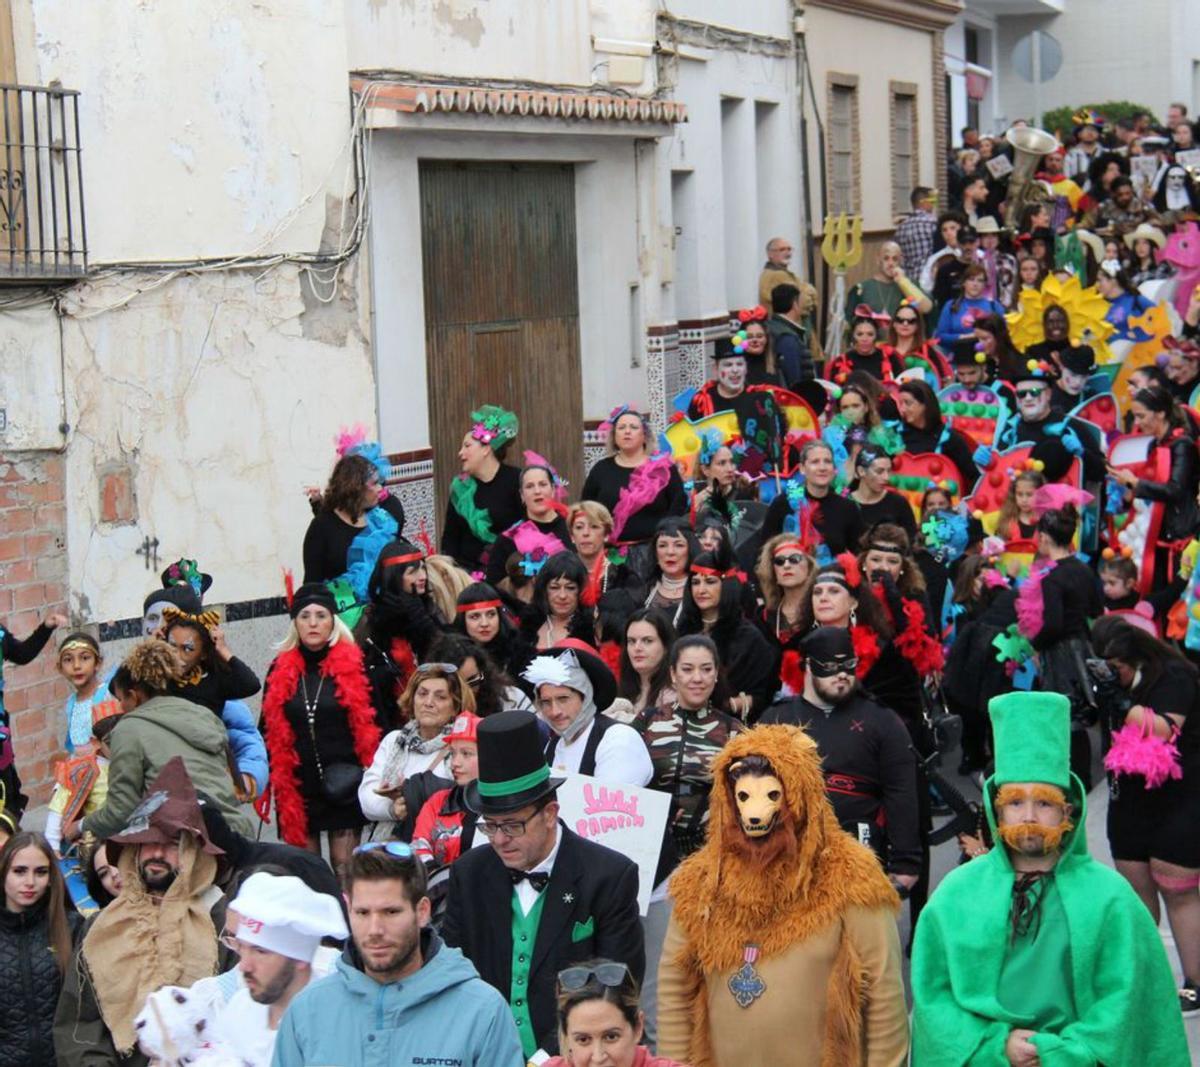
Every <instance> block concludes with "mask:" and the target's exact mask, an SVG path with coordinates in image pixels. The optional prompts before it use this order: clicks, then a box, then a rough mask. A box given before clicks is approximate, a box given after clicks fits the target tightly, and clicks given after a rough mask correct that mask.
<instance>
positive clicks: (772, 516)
mask: <svg viewBox="0 0 1200 1067" xmlns="http://www.w3.org/2000/svg"><path fill="white" fill-rule="evenodd" d="M809 500H810V503H811V504H812V505H814V506H815V507H816V509H817V514H816V518H815V520H814V521H813V525H814V526H816V528H817V532H818V533H819V534H820V535H821V538H822V540H823V541H824V542H825V544H826V545H827V546H828V547H829V551H830V552H832V553H833V555H835V556H836V555H838V554H839V553H841V552H847V551H849V552H857V551H858V547H859V541H860V540H861V539H862V535H863V534H864V533H865V532H866V524H865V523H864V522H863V516H862V512H861V511H860V510H859V507H858V505H857V504H856V503H854V501H853V500H849V499H847V498H846V497H844V496H838V495H837V494H836V493H835V492H833V491H832V490H830V491H829V492H828V493H826V494H825V495H824V496H823V497H820V498H818V497H810V498H809ZM792 514H794V509H793V508H792V505H791V502H790V501H789V500H788V497H787V494H786V493H780V494H779V496H777V497H776V498H775V499H774V500H772V501H771V505H770V507H768V508H767V516H766V518H765V519H763V526H762V539H763V541H764V542H766V541H768V540H770V539H771V538H772V537H774V536H775V535H776V534H778V533H783V525H784V522H785V521H786V519H787V517H788V516H789V515H792Z"/></svg>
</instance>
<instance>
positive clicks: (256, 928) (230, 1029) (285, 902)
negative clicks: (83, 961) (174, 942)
mask: <svg viewBox="0 0 1200 1067" xmlns="http://www.w3.org/2000/svg"><path fill="white" fill-rule="evenodd" d="M227 925H228V926H229V927H233V928H234V931H235V932H233V933H231V934H227V935H225V936H224V937H223V938H222V941H223V942H225V943H226V944H227V945H230V946H231V947H232V948H233V949H234V950H235V951H236V952H237V955H238V966H237V970H238V976H239V977H240V978H241V981H242V984H241V987H240V988H239V989H237V991H236V992H234V993H233V995H232V996H230V997H229V999H228V1001H226V1000H225V999H224V997H223V996H222V995H221V991H220V988H219V986H220V984H222V983H223V982H224V981H225V976H220V977H217V978H212V979H208V980H206V981H202V982H199V983H197V984H196V985H195V986H193V987H192V988H191V989H180V988H179V987H177V986H165V987H164V988H162V989H160V990H158V992H156V993H153V994H151V996H150V999H149V1001H148V1002H147V1004H146V1007H145V1008H143V1009H142V1011H141V1013H140V1014H139V1016H138V1019H137V1023H136V1027H137V1031H138V1044H139V1045H140V1046H141V1048H142V1051H143V1052H145V1053H147V1054H148V1055H150V1056H151V1057H155V1058H156V1061H159V1060H161V1061H163V1062H168V1061H169V1062H175V1061H179V1062H183V1061H184V1060H185V1059H187V1061H188V1062H191V1057H196V1058H197V1062H203V1063H208V1062H209V1061H210V1060H216V1059H217V1058H218V1057H220V1056H225V1057H230V1058H231V1061H232V1058H236V1061H237V1062H238V1063H239V1064H241V1065H242V1067H270V1065H271V1058H272V1055H273V1054H274V1051H275V1036H276V1032H277V1031H278V1029H279V1022H280V1020H281V1019H282V1018H283V1014H284V1012H285V1011H286V1010H287V1007H288V1005H289V1004H290V1003H291V1002H292V998H293V997H295V996H296V994H297V993H299V992H300V990H302V989H303V988H304V987H305V986H306V985H308V983H309V982H310V981H311V980H312V978H313V957H314V956H315V954H316V952H317V950H318V948H319V947H320V945H321V938H323V937H330V938H334V939H335V940H338V941H344V940H345V939H346V936H347V933H348V931H347V930H346V923H345V921H344V920H343V918H342V910H341V908H340V907H339V905H338V902H337V901H336V900H334V899H333V898H331V897H329V896H328V895H326V894H324V893H316V892H314V891H313V890H311V889H309V888H308V886H306V885H305V884H304V883H303V882H302V881H300V879H299V878H293V877H291V876H290V875H274V874H269V873H267V872H266V871H258V872H256V873H254V874H252V875H250V877H249V878H247V879H246V881H245V882H244V883H243V884H242V888H241V890H240V891H239V892H238V895H237V897H236V898H235V899H234V901H233V902H232V903H231V904H230V905H229V911H228V913H227Z"/></svg>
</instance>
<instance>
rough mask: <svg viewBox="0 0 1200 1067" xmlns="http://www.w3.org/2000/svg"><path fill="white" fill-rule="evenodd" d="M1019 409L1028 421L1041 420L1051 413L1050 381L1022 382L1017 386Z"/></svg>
mask: <svg viewBox="0 0 1200 1067" xmlns="http://www.w3.org/2000/svg"><path fill="white" fill-rule="evenodd" d="M1017 409H1018V410H1019V411H1020V413H1021V418H1023V419H1024V420H1025V421H1026V422H1041V421H1042V420H1043V419H1045V417H1046V416H1047V415H1049V414H1050V385H1049V383H1048V382H1022V383H1021V384H1020V385H1018V386H1017Z"/></svg>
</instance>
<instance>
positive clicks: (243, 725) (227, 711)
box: [221, 700, 270, 796]
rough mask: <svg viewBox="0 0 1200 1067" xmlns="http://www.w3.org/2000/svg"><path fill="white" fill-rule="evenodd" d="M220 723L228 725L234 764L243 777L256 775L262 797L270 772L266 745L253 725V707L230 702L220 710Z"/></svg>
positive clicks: (259, 793) (238, 702)
mask: <svg viewBox="0 0 1200 1067" xmlns="http://www.w3.org/2000/svg"><path fill="white" fill-rule="evenodd" d="M221 721H222V722H223V723H224V724H225V733H226V734H228V735H229V751H230V752H231V753H233V762H234V763H236V764H237V769H238V770H239V771H241V772H242V773H243V774H250V775H253V776H254V783H255V785H257V786H258V795H259V796H261V795H262V794H263V792H264V791H265V790H266V788H267V780H268V777H269V775H270V770H269V768H268V767H267V746H266V745H265V744H264V743H263V739H262V734H260V733H259V732H258V727H257V726H255V725H254V716H253V714H251V712H250V708H249V707H248V706H247V705H246V704H244V703H243V702H242V701H240V700H227V701H225V706H224V707H223V708H222V709H221Z"/></svg>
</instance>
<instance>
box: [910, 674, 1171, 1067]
mask: <svg viewBox="0 0 1200 1067" xmlns="http://www.w3.org/2000/svg"><path fill="white" fill-rule="evenodd" d="M989 712H990V713H991V717H992V725H993V730H994V735H995V752H996V771H995V774H993V775H992V777H991V778H989V779H988V780H987V782H986V783H985V785H984V806H985V809H986V812H987V819H988V823H989V825H990V826H991V829H992V833H993V835H994V836H995V837H996V840H997V841H998V842H999V841H1000V840H1001V838H1000V836H999V835H998V832H997V821H998V820H997V816H996V813H995V811H994V806H995V802H996V797H997V795H998V792H999V790H1001V789H1002V788H1004V787H1005V786H1007V785H1010V784H1013V783H1034V785H1035V788H1039V789H1044V788H1049V789H1051V790H1056V791H1058V792H1059V795H1062V796H1065V798H1066V800H1067V801H1068V802H1069V803H1070V805H1071V809H1070V810H1069V812H1068V818H1069V822H1068V823H1067V825H1068V827H1069V826H1070V823H1074V825H1075V826H1076V827H1078V829H1070V828H1069V829H1067V831H1066V833H1065V835H1064V836H1063V838H1062V841H1061V844H1060V845H1059V850H1060V854H1059V859H1058V861H1057V863H1056V864H1055V865H1054V867H1053V870H1052V871H1051V872H1049V873H1047V874H1043V875H1041V876H1040V877H1036V878H1030V876H1028V875H1026V876H1024V877H1021V876H1018V874H1017V873H1016V872H1015V871H1014V869H1013V864H1012V860H1011V859H1010V854H1009V850H1008V847H1007V846H1005V845H1003V844H998V845H997V847H995V848H993V849H992V850H991V851H990V852H988V853H987V854H986V855H984V856H981V857H979V858H977V859H973V860H971V861H970V862H968V863H966V864H964V865H962V866H961V867H958V868H957V869H956V870H953V871H951V872H950V873H949V874H948V875H947V876H946V878H945V879H944V880H943V881H942V883H941V884H940V885H939V886H938V888H937V890H936V891H935V892H934V893H933V895H932V897H931V898H930V900H929V903H928V904H927V905H926V907H925V911H924V912H923V913H922V915H921V922H920V924H919V925H918V926H917V930H916V939H915V942H914V945H913V957H912V989H913V1015H912V1027H913V1057H912V1062H913V1063H914V1064H917V1065H919V1067H963V1065H965V1064H980V1065H982V1064H998V1065H1000V1064H1005V1063H1007V1062H1008V1057H1007V1056H1006V1054H1005V1051H1004V1046H1005V1042H1006V1041H1007V1040H1008V1037H1009V1034H1010V1033H1011V1031H1012V1030H1014V1029H1027V1030H1032V1031H1034V1034H1033V1036H1032V1037H1031V1038H1030V1041H1031V1043H1032V1044H1033V1045H1034V1046H1035V1047H1036V1049H1037V1053H1038V1056H1039V1058H1040V1062H1041V1063H1042V1064H1043V1065H1044V1067H1099V1065H1100V1064H1145V1065H1147V1067H1149V1065H1150V1064H1153V1065H1154V1067H1186V1065H1187V1064H1188V1063H1189V1062H1190V1058H1189V1055H1188V1048H1187V1038H1186V1035H1185V1034H1184V1029H1183V1022H1182V1016H1181V1015H1180V1011H1179V1002H1178V999H1177V997H1176V995H1175V982H1174V979H1173V977H1172V974H1171V968H1170V965H1169V964H1168V962H1167V957H1166V953H1165V952H1164V951H1163V945H1162V940H1161V938H1160V937H1159V934H1158V930H1157V928H1156V927H1155V925H1154V922H1153V920H1152V919H1151V918H1150V913H1149V912H1148V911H1147V910H1146V906H1145V905H1144V904H1142V902H1141V901H1140V900H1139V899H1138V897H1137V895H1136V894H1135V893H1134V891H1133V889H1132V888H1131V887H1130V885H1129V883H1128V882H1126V881H1125V879H1124V878H1122V877H1121V876H1120V875H1119V874H1117V872H1116V871H1114V870H1112V869H1111V868H1109V867H1106V866H1104V865H1103V864H1101V863H1098V862H1097V861H1096V860H1094V859H1092V857H1091V856H1089V855H1088V851H1087V835H1086V833H1085V832H1084V831H1083V829H1082V828H1083V827H1084V826H1085V825H1086V820H1087V796H1086V793H1085V791H1084V788H1083V783H1082V782H1080V781H1079V779H1078V778H1076V777H1075V776H1074V775H1073V774H1071V773H1070V771H1069V769H1068V767H1069V750H1070V732H1071V725H1070V708H1069V704H1068V701H1067V700H1066V698H1065V697H1063V696H1061V695H1059V694H1057V693H1014V694H1008V695H1006V696H1001V697H996V698H994V699H993V700H992V701H991V704H990V705H989Z"/></svg>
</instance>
